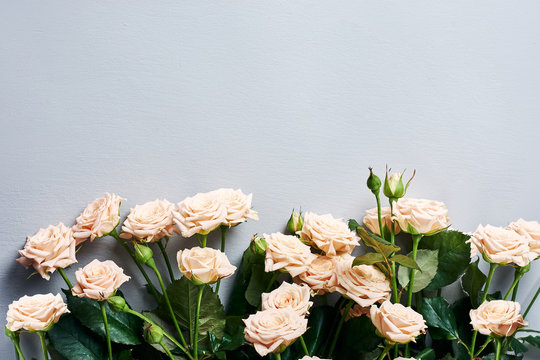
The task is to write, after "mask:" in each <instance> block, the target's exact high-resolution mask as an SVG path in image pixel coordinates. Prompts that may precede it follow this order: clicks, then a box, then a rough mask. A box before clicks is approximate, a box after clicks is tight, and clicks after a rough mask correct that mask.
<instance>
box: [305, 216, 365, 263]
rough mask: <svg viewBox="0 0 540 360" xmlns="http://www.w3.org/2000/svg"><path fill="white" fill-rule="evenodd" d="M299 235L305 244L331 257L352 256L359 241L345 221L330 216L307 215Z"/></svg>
mask: <svg viewBox="0 0 540 360" xmlns="http://www.w3.org/2000/svg"><path fill="white" fill-rule="evenodd" d="M298 234H299V235H300V238H301V239H302V240H304V242H306V243H308V244H310V245H313V246H315V247H317V248H319V249H321V250H322V251H324V252H325V253H326V255H330V256H334V255H341V254H350V253H351V252H352V251H353V250H354V247H355V246H357V245H358V241H359V238H358V237H357V236H356V235H355V233H354V232H352V231H351V230H349V227H348V226H347V224H346V223H345V222H344V221H343V219H336V218H334V217H333V216H332V215H330V214H326V215H317V214H314V213H312V212H307V213H305V214H304V224H303V226H302V230H300V231H299V232H298Z"/></svg>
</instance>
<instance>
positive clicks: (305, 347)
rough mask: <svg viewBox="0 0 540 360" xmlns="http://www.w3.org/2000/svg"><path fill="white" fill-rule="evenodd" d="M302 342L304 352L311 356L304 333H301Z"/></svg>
mask: <svg viewBox="0 0 540 360" xmlns="http://www.w3.org/2000/svg"><path fill="white" fill-rule="evenodd" d="M300 344H302V349H304V353H305V354H306V355H307V356H311V355H310V354H309V351H308V349H307V346H306V342H305V341H304V337H303V336H302V335H300Z"/></svg>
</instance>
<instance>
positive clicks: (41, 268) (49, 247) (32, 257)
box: [17, 223, 77, 280]
mask: <svg viewBox="0 0 540 360" xmlns="http://www.w3.org/2000/svg"><path fill="white" fill-rule="evenodd" d="M75 243H76V242H75V239H74V238H73V231H72V230H71V228H69V227H67V226H65V225H64V224H62V223H59V224H58V225H56V226H52V225H51V226H49V227H48V228H46V229H39V231H38V232H37V233H36V234H35V235H34V236H29V237H28V238H27V239H26V244H25V245H24V249H22V250H19V255H21V257H20V258H18V259H17V262H18V263H19V264H21V265H22V266H24V267H25V268H28V267H29V266H30V265H31V266H33V267H34V269H35V270H36V271H37V272H38V273H39V274H40V275H41V276H42V277H43V278H44V279H47V280H49V279H50V274H52V273H53V272H54V271H55V270H56V269H58V268H62V269H63V268H66V267H68V266H70V265H71V264H74V263H76V262H77V260H76V259H75Z"/></svg>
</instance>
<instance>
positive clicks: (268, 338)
mask: <svg viewBox="0 0 540 360" xmlns="http://www.w3.org/2000/svg"><path fill="white" fill-rule="evenodd" d="M243 321H244V323H245V325H246V327H245V329H244V336H245V338H246V340H247V341H248V342H250V343H252V344H253V345H254V346H255V350H256V351H257V353H259V355H261V356H266V355H268V354H270V353H280V352H282V351H284V350H285V349H286V348H287V346H289V345H291V344H292V343H293V342H294V341H295V340H296V339H298V338H299V337H300V336H302V335H303V334H304V333H305V332H306V330H307V322H308V321H307V319H306V318H305V317H304V316H300V315H298V314H297V313H296V312H294V311H292V310H289V309H279V310H278V309H269V310H264V311H257V312H256V313H255V314H252V315H250V316H249V317H248V318H247V319H245V320H243Z"/></svg>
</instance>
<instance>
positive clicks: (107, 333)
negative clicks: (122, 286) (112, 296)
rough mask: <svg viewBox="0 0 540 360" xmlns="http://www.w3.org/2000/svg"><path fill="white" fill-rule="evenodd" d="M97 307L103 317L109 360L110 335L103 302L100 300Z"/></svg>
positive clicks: (110, 352) (110, 357)
mask: <svg viewBox="0 0 540 360" xmlns="http://www.w3.org/2000/svg"><path fill="white" fill-rule="evenodd" d="M99 307H100V308H101V316H102V317H103V324H104V325H105V335H106V336H107V350H108V351H109V360H112V358H113V356H112V347H111V336H110V334H109V323H108V321H107V312H106V311H105V302H104V301H100V302H99Z"/></svg>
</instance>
